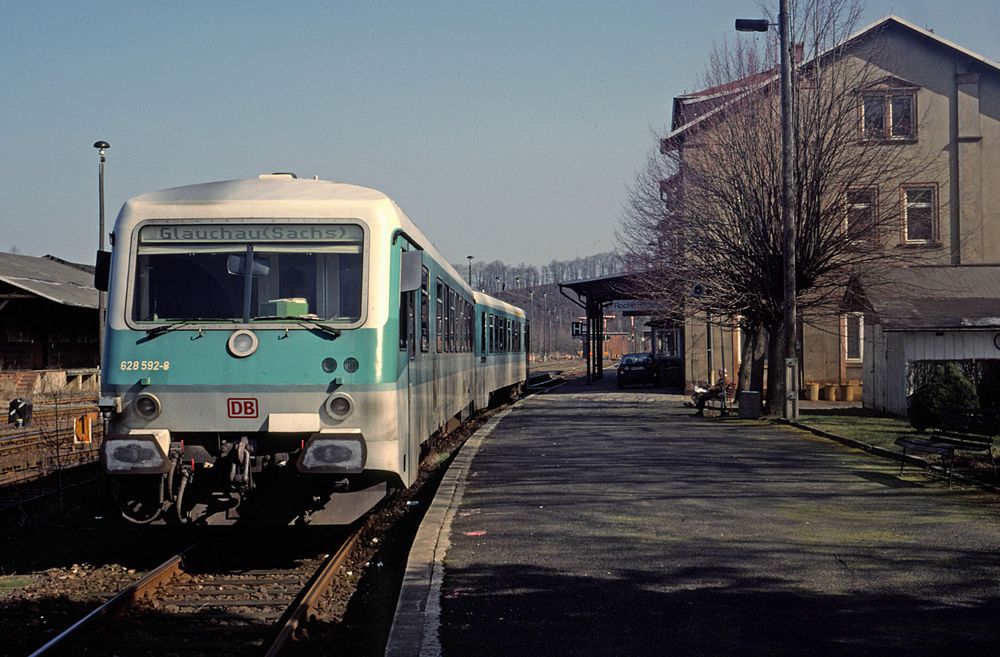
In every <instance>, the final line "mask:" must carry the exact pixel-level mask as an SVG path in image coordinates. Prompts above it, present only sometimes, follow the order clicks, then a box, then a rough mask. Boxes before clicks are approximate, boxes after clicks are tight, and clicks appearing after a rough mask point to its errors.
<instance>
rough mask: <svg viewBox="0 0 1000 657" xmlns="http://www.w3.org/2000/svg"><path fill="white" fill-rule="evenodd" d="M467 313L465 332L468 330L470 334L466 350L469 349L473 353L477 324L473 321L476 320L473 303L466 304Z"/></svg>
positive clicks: (467, 338)
mask: <svg viewBox="0 0 1000 657" xmlns="http://www.w3.org/2000/svg"><path fill="white" fill-rule="evenodd" d="M465 312H466V315H465V322H466V327H465V330H466V333H468V335H467V336H466V341H467V343H466V345H465V348H466V349H468V350H469V351H470V352H471V351H472V340H473V337H474V336H475V324H474V321H473V320H474V317H473V306H472V304H471V303H468V302H466V304H465Z"/></svg>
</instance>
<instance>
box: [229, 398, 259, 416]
mask: <svg viewBox="0 0 1000 657" xmlns="http://www.w3.org/2000/svg"><path fill="white" fill-rule="evenodd" d="M226 406H227V407H228V408H229V417H257V400H256V399H227V400H226Z"/></svg>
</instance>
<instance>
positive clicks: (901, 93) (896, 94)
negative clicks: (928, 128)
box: [859, 89, 917, 141]
mask: <svg viewBox="0 0 1000 657" xmlns="http://www.w3.org/2000/svg"><path fill="white" fill-rule="evenodd" d="M903 97H905V98H909V100H910V132H909V133H908V134H903V135H897V134H894V133H893V119H892V100H893V99H894V98H903ZM870 100H879V101H881V104H882V131H881V132H880V133H878V134H870V133H869V132H868V131H867V130H866V129H865V102H867V101H870ZM859 114H860V116H861V125H860V128H861V137H862V139H868V140H878V141H915V140H916V139H917V94H916V91H915V90H910V89H889V90H885V91H866V92H864V93H862V94H861V102H860V107H859Z"/></svg>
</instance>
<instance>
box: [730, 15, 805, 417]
mask: <svg viewBox="0 0 1000 657" xmlns="http://www.w3.org/2000/svg"><path fill="white" fill-rule="evenodd" d="M790 22H791V16H790V13H789V10H788V0H779V8H778V39H779V46H780V50H781V223H782V230H783V237H784V240H783V247H784V248H783V251H782V265H783V267H782V283H783V290H782V291H783V295H784V302H785V307H784V311H785V312H784V317H783V323H784V329H785V336H784V343H783V344H782V352H783V355H784V374H785V376H784V388H785V389H784V391H783V392H784V399H782V416H783V417H784V418H785V419H788V420H794V419H797V418H798V416H799V403H798V398H799V359H798V356H797V353H796V345H797V344H798V340H797V332H798V323H797V321H798V320H797V317H796V301H795V295H796V285H795V270H796V262H795V261H796V254H795V249H796V232H797V231H796V225H797V224H796V217H795V167H794V162H795V104H794V101H793V95H792V94H793V90H794V88H795V83H794V81H793V79H792V78H793V75H794V72H795V69H794V67H793V62H792V42H791V41H792V39H791V25H790V24H789V23H790ZM772 26H773V23H769V22H768V21H767V20H766V19H736V30H737V31H738V32H767V30H768V29H769V28H770V27H772ZM770 365H773V366H777V365H778V364H777V363H771V364H770Z"/></svg>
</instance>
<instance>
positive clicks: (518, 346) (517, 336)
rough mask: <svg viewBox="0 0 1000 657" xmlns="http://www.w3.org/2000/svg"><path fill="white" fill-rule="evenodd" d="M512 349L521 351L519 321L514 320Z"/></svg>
mask: <svg viewBox="0 0 1000 657" xmlns="http://www.w3.org/2000/svg"><path fill="white" fill-rule="evenodd" d="M514 351H521V322H514Z"/></svg>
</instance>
